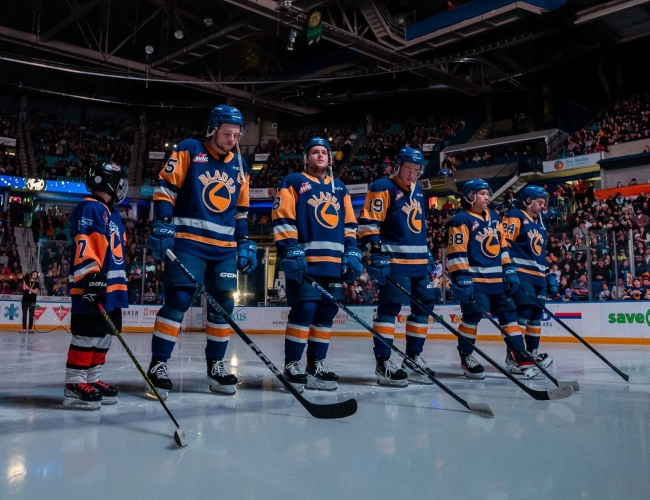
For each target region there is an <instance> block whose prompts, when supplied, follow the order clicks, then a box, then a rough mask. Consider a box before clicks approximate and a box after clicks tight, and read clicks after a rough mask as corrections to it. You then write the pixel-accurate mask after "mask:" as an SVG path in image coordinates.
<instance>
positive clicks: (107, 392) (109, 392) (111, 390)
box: [90, 380, 119, 405]
mask: <svg viewBox="0 0 650 500" xmlns="http://www.w3.org/2000/svg"><path fill="white" fill-rule="evenodd" d="M90 385H91V386H92V387H94V388H95V389H97V390H98V391H99V393H100V394H101V395H102V400H101V404H102V405H114V404H115V403H117V395H118V393H119V391H118V390H117V387H114V386H112V385H110V384H107V383H106V382H103V381H101V380H98V381H97V382H95V383H94V384H90Z"/></svg>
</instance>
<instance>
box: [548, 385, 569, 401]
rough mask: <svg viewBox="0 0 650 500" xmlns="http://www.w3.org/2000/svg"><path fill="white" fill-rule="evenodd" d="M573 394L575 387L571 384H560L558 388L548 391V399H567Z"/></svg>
mask: <svg viewBox="0 0 650 500" xmlns="http://www.w3.org/2000/svg"><path fill="white" fill-rule="evenodd" d="M571 394H573V388H572V387H571V386H570V385H564V386H560V387H558V388H556V389H553V390H550V391H546V395H547V396H548V399H549V400H551V401H553V400H556V399H566V398H568V397H569V396H571Z"/></svg>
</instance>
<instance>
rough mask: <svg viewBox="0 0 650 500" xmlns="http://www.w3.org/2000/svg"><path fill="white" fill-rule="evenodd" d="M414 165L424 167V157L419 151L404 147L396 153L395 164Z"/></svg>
mask: <svg viewBox="0 0 650 500" xmlns="http://www.w3.org/2000/svg"><path fill="white" fill-rule="evenodd" d="M406 162H409V163H414V164H416V165H420V166H421V167H423V166H424V155H423V154H422V151H420V150H419V149H415V148H411V147H409V146H404V147H403V148H402V149H400V150H399V153H397V164H398V165H400V166H402V165H404V163H406Z"/></svg>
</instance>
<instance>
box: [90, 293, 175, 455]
mask: <svg viewBox="0 0 650 500" xmlns="http://www.w3.org/2000/svg"><path fill="white" fill-rule="evenodd" d="M97 309H99V312H100V313H101V314H102V316H104V320H106V323H107V324H108V326H109V327H110V329H111V330H113V334H114V335H115V336H116V337H117V339H118V340H119V341H120V343H121V344H122V347H124V350H125V351H126V353H127V354H128V355H129V358H131V361H133V364H134V365H135V367H136V368H137V369H138V371H139V372H140V375H142V378H144V380H145V381H146V382H147V384H149V387H151V390H152V391H153V393H154V394H155V395H156V398H157V399H158V401H159V402H160V404H161V405H162V407H163V408H164V409H165V411H166V412H167V415H169V418H171V419H172V421H173V422H174V425H176V430H175V431H174V441H176V444H177V445H178V446H181V447H185V446H187V443H188V441H187V437H186V436H185V431H183V429H181V426H180V425H178V422H177V421H176V419H175V418H174V415H172V412H171V411H169V408H167V405H166V404H165V402H164V401H163V400H162V398H161V397H160V394H159V393H158V389H156V387H155V386H154V385H153V384H152V383H151V380H149V377H148V376H147V374H146V372H145V371H144V370H143V369H142V366H140V363H138V360H137V359H136V357H135V355H134V354H133V353H132V352H131V349H129V346H128V345H127V344H126V342H125V341H124V338H122V334H121V333H120V332H119V330H118V329H117V328H115V325H114V324H113V322H112V321H111V318H109V317H108V314H106V310H105V309H104V307H103V306H102V305H101V304H97Z"/></svg>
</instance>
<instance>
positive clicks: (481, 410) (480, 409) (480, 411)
mask: <svg viewBox="0 0 650 500" xmlns="http://www.w3.org/2000/svg"><path fill="white" fill-rule="evenodd" d="M467 408H469V410H470V411H471V412H472V413H476V414H477V415H480V416H481V417H486V418H494V412H493V411H492V408H490V407H489V406H488V405H486V404H485V403H467Z"/></svg>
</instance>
